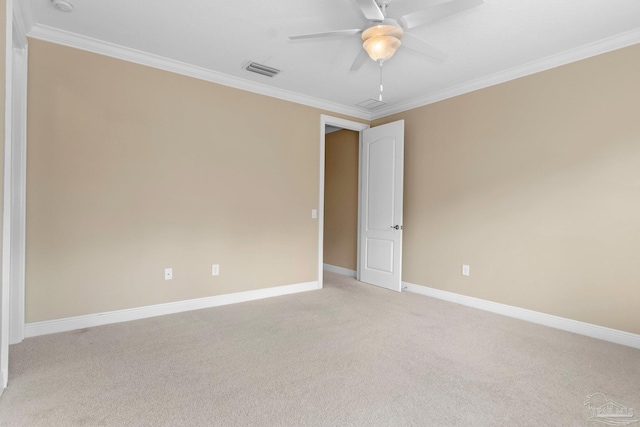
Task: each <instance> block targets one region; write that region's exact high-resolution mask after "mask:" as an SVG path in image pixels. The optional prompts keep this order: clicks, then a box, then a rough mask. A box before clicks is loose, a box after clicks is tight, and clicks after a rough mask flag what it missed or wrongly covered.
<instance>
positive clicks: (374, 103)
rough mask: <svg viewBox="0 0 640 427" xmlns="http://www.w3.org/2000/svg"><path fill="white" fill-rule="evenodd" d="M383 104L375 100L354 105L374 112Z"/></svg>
mask: <svg viewBox="0 0 640 427" xmlns="http://www.w3.org/2000/svg"><path fill="white" fill-rule="evenodd" d="M384 104H386V103H385V102H382V101H378V100H377V99H367V100H366V101H362V102H359V103H357V104H356V105H357V106H358V107H363V108H366V109H368V110H375V109H376V108H378V107H382V106H383V105H384Z"/></svg>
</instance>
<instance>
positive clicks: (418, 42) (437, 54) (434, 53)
mask: <svg viewBox="0 0 640 427" xmlns="http://www.w3.org/2000/svg"><path fill="white" fill-rule="evenodd" d="M401 48H406V49H409V50H413V51H415V52H418V53H420V54H422V55H425V56H428V57H429V58H433V59H437V60H438V61H444V60H445V59H446V58H447V54H446V53H444V52H443V51H441V50H440V49H438V48H436V47H434V46H432V45H431V44H429V43H427V42H426V41H424V40H422V39H421V38H420V37H418V36H416V35H414V34H411V33H404V36H402V47H401Z"/></svg>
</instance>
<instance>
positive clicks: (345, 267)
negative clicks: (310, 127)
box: [323, 126, 360, 278]
mask: <svg viewBox="0 0 640 427" xmlns="http://www.w3.org/2000/svg"><path fill="white" fill-rule="evenodd" d="M325 132H326V135H325V168H324V171H325V174H324V248H323V250H324V269H325V271H331V272H334V273H338V274H343V275H345V276H350V277H354V278H355V277H357V271H358V174H359V168H358V163H359V153H360V147H359V145H360V133H359V132H356V131H353V130H350V129H342V128H338V127H335V126H327V127H326V129H325Z"/></svg>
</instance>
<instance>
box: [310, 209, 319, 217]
mask: <svg viewBox="0 0 640 427" xmlns="http://www.w3.org/2000/svg"><path fill="white" fill-rule="evenodd" d="M311 218H313V219H317V218H318V209H311Z"/></svg>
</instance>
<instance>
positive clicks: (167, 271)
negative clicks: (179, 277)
mask: <svg viewBox="0 0 640 427" xmlns="http://www.w3.org/2000/svg"><path fill="white" fill-rule="evenodd" d="M171 279H173V268H165V269H164V280H171Z"/></svg>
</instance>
